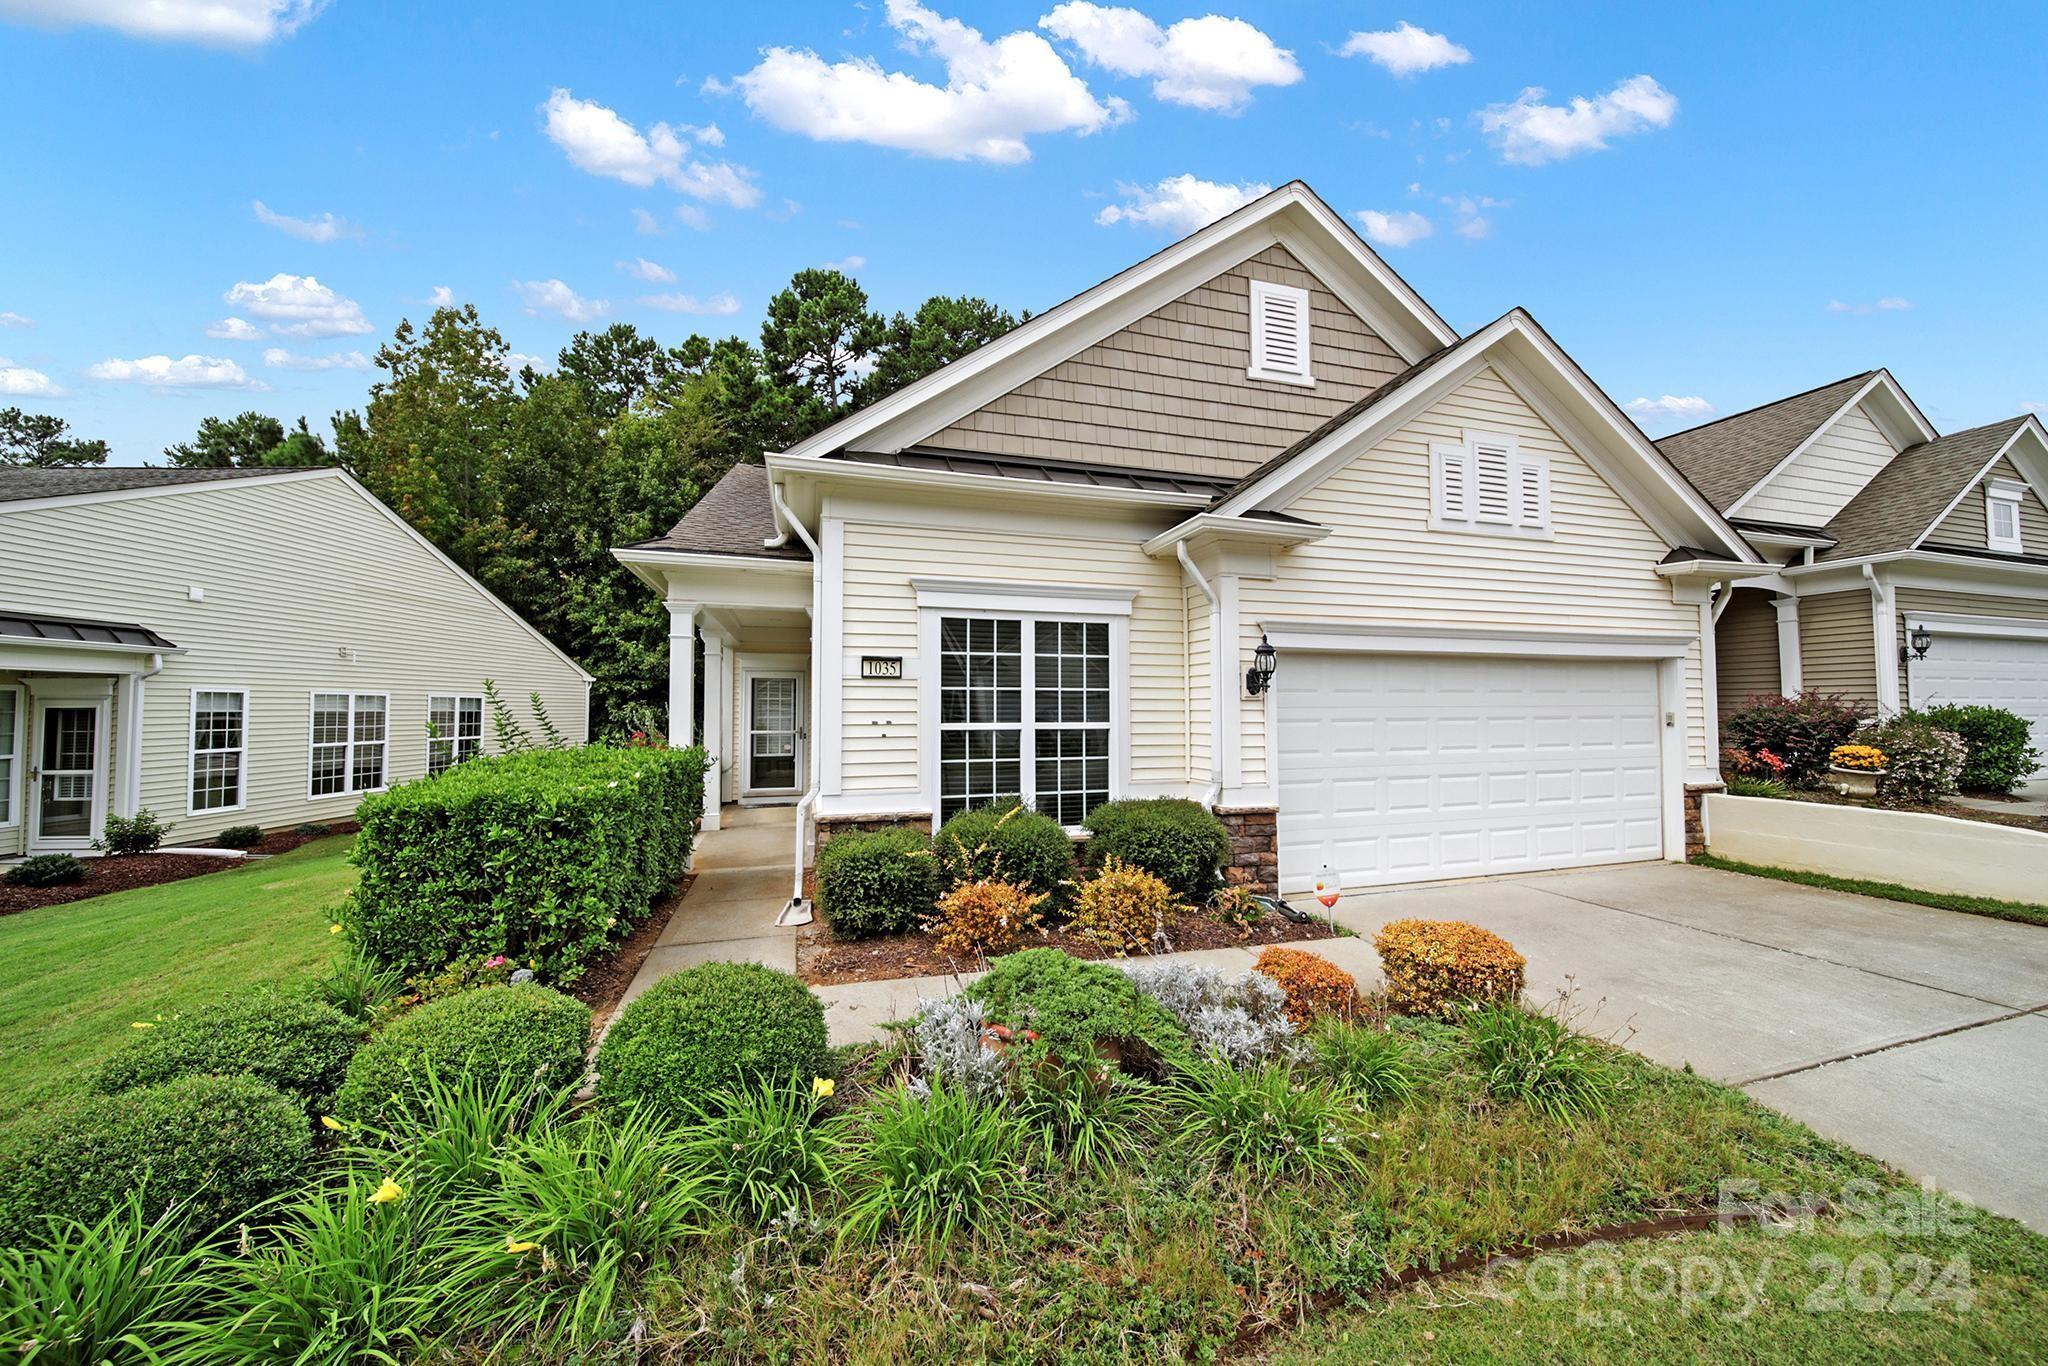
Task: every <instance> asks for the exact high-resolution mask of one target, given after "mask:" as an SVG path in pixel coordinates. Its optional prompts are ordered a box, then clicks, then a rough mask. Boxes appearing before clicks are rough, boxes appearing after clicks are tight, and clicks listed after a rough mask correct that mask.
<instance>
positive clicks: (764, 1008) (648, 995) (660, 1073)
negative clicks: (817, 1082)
mask: <svg viewBox="0 0 2048 1366" xmlns="http://www.w3.org/2000/svg"><path fill="white" fill-rule="evenodd" d="M835 843H836V841H835ZM826 847H827V848H830V847H831V846H830V845H828V846H826ZM828 1063H829V1056H828V1050H827V1047H826V1040H825V1007H824V1006H823V1005H822V1004H821V1003H820V1002H819V1000H818V998H817V997H816V996H814V995H812V994H811V990H810V988H809V987H806V986H805V985H804V984H803V983H802V982H800V981H798V980H797V979H796V978H794V977H792V976H790V975H789V974H788V973H786V972H777V971H776V970H775V969H773V968H768V967H763V966H761V965H760V964H759V963H701V964H699V965H698V966H696V967H694V968H686V969H685V970H683V971H682V972H678V973H675V974H673V975H672V976H668V977H664V978H662V979H661V980H660V981H658V982H656V983H655V984H654V985H653V986H651V987H649V988H648V989H647V990H646V991H644V992H642V993H640V995H639V996H637V997H635V998H634V999H633V1002H632V1003H631V1004H630V1005H628V1006H627V1007H626V1008H625V1009H624V1010H623V1011H621V1012H620V1013H619V1018H618V1019H617V1020H616V1021H615V1022H614V1023H613V1024H612V1027H611V1029H610V1030H608V1031H607V1032H606V1034H605V1036H604V1043H603V1045H602V1046H600V1047H599V1049H598V1052H597V1076H598V1082H597V1089H598V1094H599V1095H601V1096H603V1097H605V1098H606V1099H609V1100H615V1101H622V1102H627V1103H633V1104H647V1105H653V1106H657V1107H660V1108H661V1109H664V1110H667V1111H669V1112H670V1113H674V1114H685V1113H688V1112H689V1110H690V1108H691V1107H692V1106H694V1105H702V1104H704V1103H705V1102H706V1101H708V1100H709V1099H710V1097H711V1096H712V1095H713V1094H714V1093H716V1092H718V1091H721V1090H729V1089H732V1088H735V1087H738V1086H740V1085H742V1084H744V1083H747V1082H750V1081H756V1080H763V1081H770V1082H787V1081H789V1080H791V1079H792V1078H795V1079H799V1080H808V1079H809V1078H811V1077H814V1076H818V1075H821V1074H822V1073H823V1072H824V1071H825V1069H826V1067H827V1066H828Z"/></svg>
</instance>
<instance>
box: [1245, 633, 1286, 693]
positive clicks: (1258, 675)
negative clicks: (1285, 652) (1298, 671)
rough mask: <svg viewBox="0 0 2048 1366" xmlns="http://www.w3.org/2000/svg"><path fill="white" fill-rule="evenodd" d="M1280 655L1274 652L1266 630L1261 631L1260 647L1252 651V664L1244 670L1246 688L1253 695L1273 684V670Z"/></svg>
mask: <svg viewBox="0 0 2048 1366" xmlns="http://www.w3.org/2000/svg"><path fill="white" fill-rule="evenodd" d="M1279 660H1280V657H1279V655H1277V654H1276V653H1274V650H1273V646H1272V643H1271V642H1270V641H1268V640H1267V639H1266V635H1265V632H1263V631H1261V632H1260V633H1259V648H1258V649H1256V650H1253V651H1252V666H1251V667H1250V668H1249V669H1246V670H1245V671H1244V690H1245V691H1246V692H1248V693H1250V694H1251V695H1252V696H1253V697H1257V696H1258V695H1259V694H1260V693H1262V692H1264V691H1265V690H1266V689H1268V688H1270V687H1272V686H1273V670H1274V668H1275V667H1277V665H1278V664H1279Z"/></svg>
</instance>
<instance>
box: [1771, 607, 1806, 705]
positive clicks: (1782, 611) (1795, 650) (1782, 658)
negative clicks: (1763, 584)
mask: <svg viewBox="0 0 2048 1366" xmlns="http://www.w3.org/2000/svg"><path fill="white" fill-rule="evenodd" d="M1771 606H1773V607H1775V608H1777V609H1778V691H1779V692H1781V693H1783V694H1785V696H1787V697H1791V696H1792V695H1793V694H1795V693H1797V692H1798V691H1799V690H1800V688H1802V687H1804V686H1805V680H1804V679H1803V678H1802V677H1801V674H1800V665H1799V599H1797V598H1795V597H1793V596H1792V595H1791V594H1789V593H1786V594H1781V595H1780V596H1778V597H1776V598H1773V599H1772V600H1771Z"/></svg>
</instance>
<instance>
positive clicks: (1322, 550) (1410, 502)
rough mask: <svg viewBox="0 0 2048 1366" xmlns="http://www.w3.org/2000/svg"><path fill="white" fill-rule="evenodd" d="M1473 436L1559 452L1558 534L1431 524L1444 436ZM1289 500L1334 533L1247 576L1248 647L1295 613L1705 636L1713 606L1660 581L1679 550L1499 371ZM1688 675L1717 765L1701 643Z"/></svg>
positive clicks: (1249, 768) (1690, 697) (1256, 730)
mask: <svg viewBox="0 0 2048 1366" xmlns="http://www.w3.org/2000/svg"><path fill="white" fill-rule="evenodd" d="M1467 430H1481V431H1487V432H1492V433H1497V434H1502V435H1508V436H1513V437H1514V438H1515V439H1516V440H1517V441H1519V442H1520V443H1521V445H1522V447H1523V448H1524V449H1525V450H1530V451H1533V452H1540V453H1542V454H1543V455H1545V456H1547V457H1548V458H1549V461H1550V490H1551V493H1550V503H1551V530H1552V532H1553V535H1552V536H1551V537H1550V538H1547V539H1536V538H1531V537H1526V536H1508V535H1489V534H1485V533H1480V532H1466V531H1450V530H1442V531H1433V530H1431V529H1430V526H1429V517H1430V468H1429V459H1430V455H1429V449H1430V445H1431V443H1432V442H1443V443H1452V444H1455V443H1457V442H1459V441H1461V440H1462V439H1463V437H1464V433H1465V432H1466V431H1467ZM1282 510H1283V511H1285V512H1287V513H1289V514H1290V515H1292V516H1296V517H1302V518H1306V519H1308V520H1309V521H1313V522H1316V523H1319V524H1320V525H1323V526H1326V527H1329V528H1331V533H1332V534H1331V535H1330V536H1328V537H1327V538H1325V539H1323V540H1321V541H1317V542H1314V543H1311V544H1308V545H1304V546H1300V547H1297V548H1295V549H1293V550H1288V551H1283V552H1280V553H1278V554H1276V555H1275V557H1274V578H1273V579H1272V580H1270V581H1261V580H1251V579H1247V580H1245V581H1244V584H1243V588H1242V593H1243V617H1244V620H1245V622H1246V624H1247V634H1246V636H1245V637H1244V641H1243V648H1244V650H1246V651H1247V652H1248V651H1249V650H1250V649H1251V647H1252V646H1254V645H1256V644H1257V643H1258V631H1257V623H1259V622H1261V621H1280V620H1292V621H1299V622H1304V623H1308V622H1318V621H1337V622H1350V623H1368V624H1372V623H1377V624H1401V625H1416V626H1459V627H1464V626H1469V627H1472V628H1474V629H1476V630H1497V631H1614V632H1623V633H1658V634H1685V635H1694V636H1696V635H1697V634H1698V631H1699V624H1700V617H1699V609H1698V608H1697V607H1696V606H1693V605H1689V604H1679V603H1676V602H1674V601H1672V596H1671V587H1670V585H1669V584H1668V583H1666V582H1665V581H1664V580H1663V579H1661V578H1659V577H1657V574H1656V565H1657V562H1658V561H1659V560H1660V559H1662V558H1663V556H1664V554H1665V552H1666V550H1667V549H1668V548H1669V547H1667V546H1666V544H1665V543H1664V541H1663V539H1662V538H1661V537H1660V536H1659V535H1658V534H1657V533H1656V532H1655V531H1653V530H1651V528H1650V527H1649V526H1648V525H1646V524H1645V523H1644V522H1643V520H1642V518H1641V517H1639V516H1638V515H1637V514H1636V512H1635V511H1634V509H1632V508H1630V507H1629V506H1628V504H1627V503H1626V502H1624V501H1623V500H1622V498H1621V497H1620V495H1618V494H1616V493H1615V492H1614V490H1613V489H1612V488H1610V487H1609V486H1608V484H1607V483H1606V481H1605V480H1603V479H1602V478H1601V477H1600V476H1599V475H1598V474H1597V473H1596V472H1595V471H1594V470H1593V469H1592V467H1591V466H1589V465H1587V464H1586V462H1585V461H1584V460H1582V459H1581V458H1580V457H1579V456H1578V454H1577V453H1576V452H1574V451H1573V450H1572V448H1571V447H1570V446H1569V445H1567V444H1566V443H1565V442H1564V440H1563V439H1562V438H1560V437H1559V436H1558V435H1557V434H1556V433H1555V432H1554V431H1552V430H1551V428H1550V427H1549V426H1548V424H1546V423H1545V422H1544V421H1543V420H1542V418H1540V417H1539V416H1537V414H1536V413H1535V411H1534V410H1533V409H1531V408H1530V407H1529V406H1528V404H1526V403H1524V402H1523V401H1522V399H1521V397H1520V396H1519V395H1517V394H1516V393H1515V392H1514V391H1513V390H1512V389H1510V388H1509V387H1508V385H1507V384H1506V383H1505V382H1504V381H1503V380H1502V379H1501V378H1500V376H1499V375H1498V374H1497V373H1496V372H1494V371H1493V370H1491V369H1488V370H1483V371H1481V372H1480V373H1479V374H1478V375H1477V376H1475V377H1474V378H1473V379H1472V380H1471V381H1470V382H1469V383H1467V384H1465V385H1464V386H1463V387H1461V388H1460V389H1458V390H1457V391H1456V392H1454V393H1453V394H1451V395H1449V396H1448V397H1446V398H1444V399H1443V400H1441V401H1440V402H1438V403H1437V404H1436V405H1435V406H1434V407H1432V408H1431V409H1430V410H1429V411H1428V412H1426V413H1424V414H1422V415H1421V416H1419V417H1417V418H1416V419H1415V420H1414V421H1412V422H1410V423H1409V424H1408V425H1407V426H1405V427H1403V428H1402V429H1401V430H1400V431H1398V432H1396V433H1395V434H1394V435H1392V436H1391V437H1388V438H1387V439H1386V440H1384V441H1382V442H1380V443H1379V445H1377V446H1376V447H1374V448H1373V449H1371V450H1369V451H1366V452H1364V453H1363V454H1361V455H1359V456H1358V457H1357V458H1356V459H1354V460H1352V461H1351V463H1350V464H1349V465H1347V466H1346V467H1345V468H1343V469H1342V470H1340V471H1339V472H1338V473H1336V474H1335V475H1333V476H1331V477H1330V478H1329V479H1327V480H1325V481H1324V482H1323V483H1322V484H1320V485H1318V486H1317V487H1315V488H1314V489H1311V490H1310V491H1309V492H1307V493H1306V494H1304V495H1302V496H1301V497H1300V498H1299V499H1297V500H1296V501H1295V502H1294V503H1292V504H1290V505H1289V506H1287V507H1286V508H1284V509H1282ZM1280 667H1281V668H1282V669H1283V670H1284V669H1285V668H1286V667H1287V663H1286V658H1285V656H1284V654H1283V656H1282V658H1281V662H1280ZM1685 676H1686V678H1685V682H1686V687H1685V692H1686V706H1687V710H1688V713H1689V715H1688V717H1687V723H1686V733H1687V737H1688V741H1689V746H1690V752H1689V762H1690V763H1691V764H1692V765H1694V766H1695V767H1705V766H1706V763H1707V754H1706V744H1705V734H1704V724H1705V701H1704V698H1703V697H1702V694H1701V688H1700V679H1701V674H1700V660H1699V651H1698V645H1697V643H1696V642H1695V644H1694V646H1693V647H1692V650H1691V652H1690V653H1689V654H1688V655H1687V657H1686V662H1685ZM1240 691H1241V690H1240ZM1242 714H1243V716H1244V718H1245V719H1244V725H1245V734H1246V737H1247V739H1246V746H1245V773H1244V781H1245V783H1246V785H1248V786H1257V785H1259V784H1262V783H1264V782H1265V781H1266V773H1265V762H1264V743H1263V735H1262V733H1261V729H1262V727H1263V722H1264V707H1263V705H1262V704H1261V703H1260V702H1255V701H1254V702H1246V703H1245V704H1244V705H1243V707H1242ZM1255 735H1256V736H1258V739H1257V740H1254V739H1253V738H1252V737H1253V736H1255Z"/></svg>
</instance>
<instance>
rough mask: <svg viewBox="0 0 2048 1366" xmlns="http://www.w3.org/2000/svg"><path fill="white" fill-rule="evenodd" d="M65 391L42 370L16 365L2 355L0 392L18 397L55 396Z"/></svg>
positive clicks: (0, 357)
mask: <svg viewBox="0 0 2048 1366" xmlns="http://www.w3.org/2000/svg"><path fill="white" fill-rule="evenodd" d="M63 392H64V391H63V390H62V389H60V388H58V387H57V386H56V385H55V384H54V383H52V382H51V380H50V377H49V376H48V375H46V374H44V373H43V372H42V371H40V370H31V369H29V368H28V367H27V366H26V365H16V364H15V363H14V362H13V361H11V360H9V359H7V357H5V356H0V394H10V395H12V396H14V397H16V398H55V397H57V396H58V395H59V394H61V393H63Z"/></svg>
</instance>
